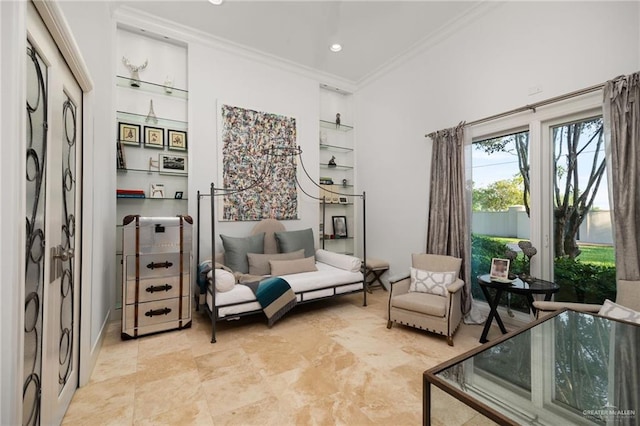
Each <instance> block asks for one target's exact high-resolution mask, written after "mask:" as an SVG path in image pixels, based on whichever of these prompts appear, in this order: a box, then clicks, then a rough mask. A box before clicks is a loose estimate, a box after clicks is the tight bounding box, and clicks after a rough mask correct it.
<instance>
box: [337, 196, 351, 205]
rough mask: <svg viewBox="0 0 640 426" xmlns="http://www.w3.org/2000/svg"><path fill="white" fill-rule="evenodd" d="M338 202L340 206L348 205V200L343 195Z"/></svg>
mask: <svg viewBox="0 0 640 426" xmlns="http://www.w3.org/2000/svg"><path fill="white" fill-rule="evenodd" d="M338 202H339V203H340V204H349V198H347V197H345V196H344V195H341V196H339V197H338Z"/></svg>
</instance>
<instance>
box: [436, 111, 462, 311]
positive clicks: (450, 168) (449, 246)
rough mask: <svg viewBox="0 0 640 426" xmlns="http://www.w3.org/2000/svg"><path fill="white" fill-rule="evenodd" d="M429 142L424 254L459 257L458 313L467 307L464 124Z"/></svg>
mask: <svg viewBox="0 0 640 426" xmlns="http://www.w3.org/2000/svg"><path fill="white" fill-rule="evenodd" d="M428 136H429V138H431V140H432V141H433V148H432V157H431V186H430V193H429V194H430V195H429V217H428V219H429V222H428V226H427V253H431V254H442V255H449V256H455V257H459V258H461V259H462V269H461V274H462V279H463V280H464V291H463V293H462V312H463V313H464V314H465V315H466V314H467V313H468V312H469V311H470V310H471V303H472V302H471V277H470V275H471V272H470V263H469V257H468V256H469V237H468V232H469V231H468V223H469V220H468V213H467V208H466V206H467V204H466V202H465V198H466V190H465V178H464V170H465V167H464V123H460V124H459V125H458V126H457V127H453V128H451V129H445V130H440V131H437V132H434V133H431V134H429V135H428Z"/></svg>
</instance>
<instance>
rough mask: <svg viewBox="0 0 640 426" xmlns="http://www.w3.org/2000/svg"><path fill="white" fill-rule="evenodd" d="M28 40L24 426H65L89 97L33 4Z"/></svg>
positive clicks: (74, 348) (73, 383)
mask: <svg viewBox="0 0 640 426" xmlns="http://www.w3.org/2000/svg"><path fill="white" fill-rule="evenodd" d="M27 33H28V35H27V52H26V73H27V91H26V94H27V105H26V113H27V130H26V135H27V141H26V148H27V152H26V169H27V173H26V194H25V195H24V197H25V201H26V213H27V214H26V216H27V217H26V265H25V268H26V279H25V313H24V321H25V327H24V333H25V334H24V373H23V374H24V386H23V414H22V423H23V424H29V425H35V424H40V423H42V424H59V423H60V422H61V421H62V417H63V416H64V413H65V412H66V409H67V407H68V405H69V403H70V402H71V397H72V396H73V393H74V392H75V389H76V388H77V386H78V361H79V359H78V338H79V321H80V318H79V301H80V298H79V296H80V288H79V286H80V267H79V266H80V256H79V255H80V248H81V235H80V229H81V209H80V206H81V189H82V188H81V183H82V178H81V175H80V172H81V170H82V168H81V159H82V139H81V135H82V129H81V123H82V91H81V89H80V87H79V85H78V83H77V82H76V80H75V79H74V77H73V75H72V74H71V71H70V69H69V67H68V66H67V63H66V62H65V61H64V59H63V57H62V55H61V54H60V52H59V50H58V48H57V47H56V45H55V43H54V41H53V39H52V38H51V36H50V34H49V33H48V31H47V29H46V27H45V25H44V23H43V22H42V20H41V18H40V16H39V14H38V12H37V11H36V9H35V7H34V6H33V5H32V4H31V3H29V6H28V15H27Z"/></svg>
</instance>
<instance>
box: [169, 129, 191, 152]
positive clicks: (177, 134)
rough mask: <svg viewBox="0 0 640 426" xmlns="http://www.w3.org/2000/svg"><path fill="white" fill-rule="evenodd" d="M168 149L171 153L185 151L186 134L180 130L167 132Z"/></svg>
mask: <svg viewBox="0 0 640 426" xmlns="http://www.w3.org/2000/svg"><path fill="white" fill-rule="evenodd" d="M167 141H168V143H169V149H170V150H173V151H186V150H187V132H184V131H182V130H167Z"/></svg>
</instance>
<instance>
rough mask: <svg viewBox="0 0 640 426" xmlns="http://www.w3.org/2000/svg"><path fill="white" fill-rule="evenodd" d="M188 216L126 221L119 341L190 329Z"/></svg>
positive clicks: (128, 217) (190, 236)
mask: <svg viewBox="0 0 640 426" xmlns="http://www.w3.org/2000/svg"><path fill="white" fill-rule="evenodd" d="M192 224H193V220H192V219H191V217H190V216H176V217H141V216H138V215H135V216H126V217H125V218H124V219H123V223H122V225H123V226H122V229H123V231H122V232H123V235H122V263H123V265H122V297H123V299H124V300H123V303H122V305H123V308H122V335H121V336H122V338H123V339H130V338H136V337H138V336H143V335H145V334H150V333H157V332H160V331H165V330H173V329H180V328H187V327H190V326H191V280H190V277H191V246H192V244H191V241H192Z"/></svg>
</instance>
